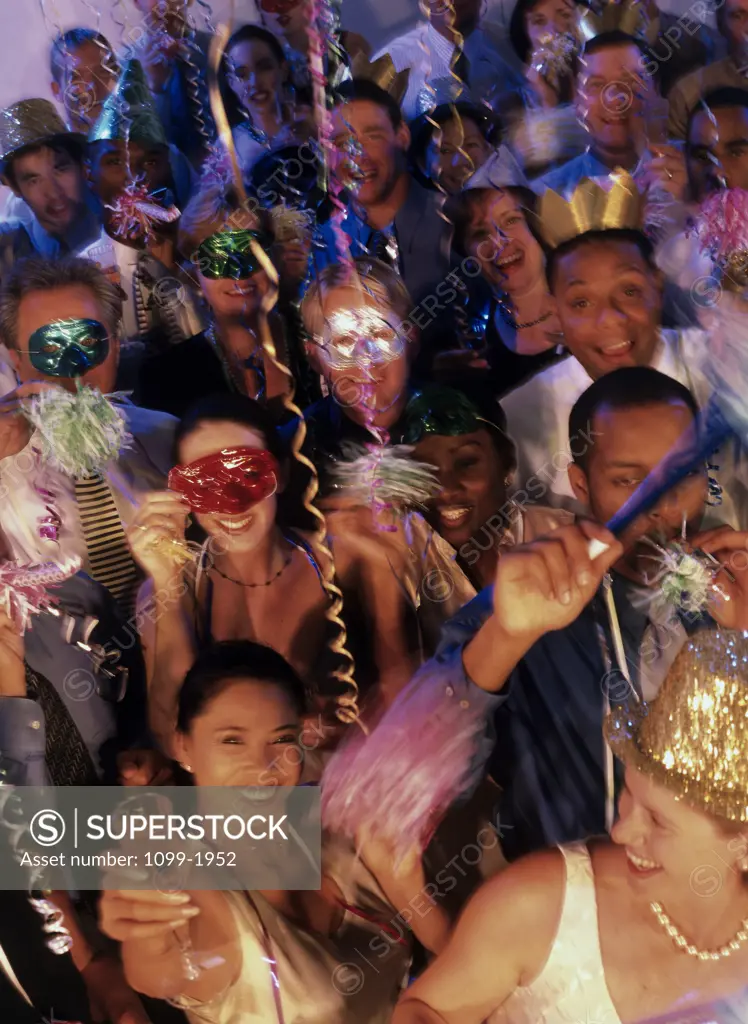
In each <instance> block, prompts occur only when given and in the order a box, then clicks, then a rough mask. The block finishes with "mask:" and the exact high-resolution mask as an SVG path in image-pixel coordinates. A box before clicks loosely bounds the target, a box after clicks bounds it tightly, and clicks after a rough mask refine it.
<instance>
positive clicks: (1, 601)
mask: <svg viewBox="0 0 748 1024" xmlns="http://www.w3.org/2000/svg"><path fill="white" fill-rule="evenodd" d="M80 564H81V563H80V559H74V560H70V561H67V562H64V563H63V564H62V565H58V564H57V563H56V562H45V563H44V564H42V565H19V564H18V563H17V562H3V563H0V609H2V610H3V611H4V612H5V613H6V615H8V616H10V618H11V619H12V620H13V622H14V623H15V625H16V628H17V629H18V632H19V633H21V635H23V634H24V633H25V632H26V630H27V629H28V628H29V624H30V622H31V616H32V615H38V614H39V613H40V612H42V611H44V610H45V609H47V608H51V607H52V606H53V605H55V604H56V603H57V602H56V600H55V598H54V597H53V596H52V595H51V594H49V593H48V592H47V588H48V587H52V586H54V585H55V584H59V583H63V582H64V581H65V580H67V579H69V578H70V577H71V576H74V575H75V573H76V572H77V571H78V570H79V569H80Z"/></svg>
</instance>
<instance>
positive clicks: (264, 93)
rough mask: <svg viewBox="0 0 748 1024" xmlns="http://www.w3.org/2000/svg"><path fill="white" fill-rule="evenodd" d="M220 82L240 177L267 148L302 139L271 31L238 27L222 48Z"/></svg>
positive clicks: (279, 51)
mask: <svg viewBox="0 0 748 1024" xmlns="http://www.w3.org/2000/svg"><path fill="white" fill-rule="evenodd" d="M219 84H220V87H221V94H222V96H223V101H224V104H225V106H226V111H227V114H228V117H229V122H230V123H231V125H232V126H233V130H234V143H235V145H236V151H237V157H238V159H239V163H240V166H241V169H242V173H243V174H244V176H245V177H247V176H248V175H249V173H250V171H251V170H252V167H253V165H254V164H255V163H256V162H257V161H258V160H259V159H261V157H262V156H263V155H264V153H266V152H267V151H268V150H271V149H277V148H279V147H282V146H289V145H292V144H293V143H294V142H300V141H302V140H303V138H304V137H305V134H306V133H305V131H304V128H303V125H302V123H301V121H299V120H297V118H296V116H295V109H294V94H293V89H292V88H291V86H290V82H289V67H288V64H287V62H286V57H285V54H284V52H283V47H282V46H281V44H280V43H279V41H278V39H277V38H276V37H275V36H274V35H273V34H272V32H268V31H266V30H265V29H264V28H259V27H258V26H257V25H243V26H242V27H241V28H240V29H237V31H236V32H234V34H233V35H232V37H231V39H229V41H228V43H227V45H226V53H225V55H224V58H223V64H222V67H221V71H220V77H219Z"/></svg>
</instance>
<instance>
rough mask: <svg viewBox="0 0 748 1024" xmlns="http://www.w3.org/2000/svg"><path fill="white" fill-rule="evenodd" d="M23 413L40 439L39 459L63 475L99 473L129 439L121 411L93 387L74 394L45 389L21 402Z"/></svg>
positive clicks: (126, 445)
mask: <svg viewBox="0 0 748 1024" xmlns="http://www.w3.org/2000/svg"><path fill="white" fill-rule="evenodd" d="M24 413H25V415H26V417H27V419H28V420H29V421H30V422H31V424H32V425H33V426H34V427H35V429H36V431H37V433H38V435H39V437H40V438H41V440H42V443H43V450H42V458H43V459H44V461H45V462H46V463H47V464H48V465H50V466H52V467H53V468H54V469H57V470H59V472H61V473H64V474H65V476H69V477H73V478H78V477H81V478H86V477H91V476H96V475H97V474H99V473H102V472H103V470H104V469H105V467H106V465H107V463H108V462H109V461H110V460H111V459H114V458H116V457H117V456H118V455H119V453H120V452H121V451H122V449H123V448H127V447H129V445H130V443H131V440H132V438H131V437H130V434H129V433H128V430H127V423H126V421H125V417H124V415H123V414H122V412H121V411H120V410H119V409H117V408H116V407H115V406H114V405H113V404H112V403H111V402H110V401H109V400H108V399H107V398H105V397H104V395H102V394H101V392H100V391H97V390H96V389H95V388H91V387H87V386H83V387H81V388H79V390H78V392H77V394H75V395H72V394H70V392H68V391H63V389H62V388H48V389H46V390H44V391H42V392H40V393H39V394H38V395H33V396H32V397H31V398H30V399H29V400H28V401H27V402H26V403H24Z"/></svg>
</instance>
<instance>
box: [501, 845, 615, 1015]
mask: <svg viewBox="0 0 748 1024" xmlns="http://www.w3.org/2000/svg"><path fill="white" fill-rule="evenodd" d="M560 849H561V852H562V853H563V855H564V860H565V862H566V891H565V894H564V904H563V909H562V911H561V919H560V921H559V925H558V930H557V932H556V937H555V939H554V940H553V946H552V948H551V952H550V955H549V957H548V959H547V961H546V964H545V967H544V968H543V970H542V971H541V973H540V974H539V975H538V977H537V978H536V979H535V981H533V982H532V984H530V985H527V986H524V987H522V988H518V989H515V991H514V992H513V993H512V995H511V996H510V997H509V999H507V1001H506V1002H505V1003H504V1005H503V1006H502V1007H501V1008H500V1009H499V1010H496V1011H495V1012H494V1013H493V1014H492V1015H491V1016H490V1017H489V1019H488V1024H587V1022H589V1024H593V1022H594V1024H621V1020H620V1018H619V1016H618V1013H617V1011H616V1009H615V1007H614V1005H613V1001H612V999H611V998H610V993H609V992H608V986H607V984H606V981H605V971H604V969H603V961H602V954H601V952H600V935H599V931H598V922H597V896H596V892H595V876H594V873H593V870H592V862H591V860H590V854H589V851H588V849H587V847H586V845H584V844H583V843H577V844H573V845H570V846H562V847H560Z"/></svg>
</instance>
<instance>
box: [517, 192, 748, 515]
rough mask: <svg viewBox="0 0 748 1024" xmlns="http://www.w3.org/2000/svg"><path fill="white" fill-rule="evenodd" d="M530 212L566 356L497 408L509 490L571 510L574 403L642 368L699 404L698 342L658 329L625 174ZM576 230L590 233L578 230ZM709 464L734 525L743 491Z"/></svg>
mask: <svg viewBox="0 0 748 1024" xmlns="http://www.w3.org/2000/svg"><path fill="white" fill-rule="evenodd" d="M604 197H605V198H604ZM574 211H576V212H577V213H579V219H578V221H577V219H576V217H575V212H574ZM580 211H581V212H580ZM539 213H540V221H541V226H540V231H541V234H542V236H543V240H544V242H545V243H546V245H547V246H548V249H549V254H548V263H547V274H548V284H549V287H550V289H551V293H552V295H553V297H554V299H555V300H556V306H557V311H558V317H559V321H560V323H561V329H562V331H563V336H564V345H565V346H566V348H567V349H568V350H569V352H570V353H571V356H572V357H573V358H571V359H565V360H564V361H563V362H561V363H557V364H556V365H555V366H551V367H549V368H548V369H546V370H544V371H543V372H542V373H540V374H538V375H537V376H536V377H533V378H532V379H531V380H529V381H528V382H527V383H526V384H524V385H522V386H521V387H519V388H518V389H517V390H516V391H513V392H512V393H511V394H510V395H508V396H506V397H505V398H503V399H502V405H503V406H504V410H505V412H506V415H507V421H508V424H509V432H510V434H511V435H512V437H514V438H515V439H516V441H517V449H518V462H519V469H518V476H517V482H518V485H519V487H520V488H521V489H522V490H523V491H526V492H528V493H532V495H533V500H536V501H541V502H542V503H543V504H548V505H553V506H561V507H565V508H569V509H570V510H571V511H575V512H578V511H579V510H580V503H579V501H578V496H576V495H575V493H574V492H573V490H572V488H571V485H570V483H569V480H568V476H567V473H566V470H567V467H568V465H569V463H570V461H571V460H572V458H573V457H575V456H577V455H578V454H579V451H580V448H583V447H585V446H589V445H591V444H594V443H595V442H594V436H590V435H585V436H584V437H579V438H577V439H575V440H573V441H572V444H571V446H570V445H569V442H568V434H567V427H568V423H569V413H570V412H571V409H572V406H573V405H574V403H575V402H576V400H577V399H578V398H579V396H580V395H581V394H582V392H583V391H584V390H585V388H587V387H589V385H590V384H591V383H592V381H594V380H599V379H600V378H602V377H604V376H605V375H606V374H608V373H610V372H611V371H613V370H617V369H620V368H621V367H630V366H651V367H653V368H654V369H656V370H659V371H660V372H661V373H664V374H667V375H668V376H669V377H673V378H675V379H676V380H678V381H680V382H681V383H683V384H686V385H687V386H690V387H691V389H692V390H694V391H695V393H696V395H697V398H698V400H699V401H700V402H701V403H702V404H703V403H704V402H705V401H706V399H707V397H708V394H709V387H708V385H707V384H706V382H705V380H704V379H703V377H702V375H701V371H700V367H702V366H703V365H704V358H705V353H706V349H707V346H708V337H707V335H706V334H705V333H704V332H703V331H700V330H696V329H691V330H685V331H674V330H666V329H664V328H662V326H661V318H662V292H663V276H662V274H661V273H660V272H659V271H658V270H657V268H656V266H655V264H654V262H653V259H652V248H651V246H650V244H649V242H648V241H647V239H646V237H645V236H644V235H643V234H642V233H641V231H640V230H639V229H638V226H637V225H638V224H639V218H640V216H641V200H640V197H639V194H638V192H637V189H636V186H635V185H634V182H633V180H632V178H631V177H630V176H629V175H619V176H617V177H615V178H611V179H610V180H609V181H608V183H607V184H606V188H605V189H602V187H601V186H598V185H596V184H594V183H593V182H590V181H583V182H581V183H580V185H579V186H578V188H577V190H576V191H575V193H574V195H573V197H572V199H571V200H570V201H569V202H568V203H567V202H565V201H563V200H562V199H561V197H560V196H558V195H556V194H555V193H552V192H547V193H546V194H545V195H544V196H543V198H542V200H541V204H540V211H539ZM585 222H586V223H585ZM579 224H583V225H584V226H585V227H587V228H588V229H590V228H591V229H592V230H585V231H582V232H580V230H579ZM614 225H617V226H614ZM714 461H715V462H716V463H717V464H718V465H719V466H720V476H719V481H720V484H721V485H722V487H723V492H724V493H723V504H722V506H721V507H720V509H719V514H720V519H721V521H722V522H727V523H730V524H731V525H734V526H736V527H737V526H738V524H739V523H740V522H742V519H741V510H742V509H744V507H745V499H746V489H745V486H744V484H743V483H741V475H740V474H739V473H738V472H737V471H736V467H735V463H734V458H733V457H732V456H729V454H728V452H727V451H722V452H720V455H719V456H715V459H714ZM741 473H742V471H741Z"/></svg>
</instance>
